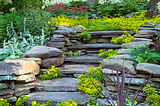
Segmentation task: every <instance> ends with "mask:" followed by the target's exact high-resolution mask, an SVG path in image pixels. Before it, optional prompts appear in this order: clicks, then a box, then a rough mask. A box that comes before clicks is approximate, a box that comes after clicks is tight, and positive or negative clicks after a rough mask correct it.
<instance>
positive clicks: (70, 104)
mask: <svg viewBox="0 0 160 106" xmlns="http://www.w3.org/2000/svg"><path fill="white" fill-rule="evenodd" d="M56 106H77V103H76V102H75V101H74V100H68V101H66V102H61V103H57V104H56Z"/></svg>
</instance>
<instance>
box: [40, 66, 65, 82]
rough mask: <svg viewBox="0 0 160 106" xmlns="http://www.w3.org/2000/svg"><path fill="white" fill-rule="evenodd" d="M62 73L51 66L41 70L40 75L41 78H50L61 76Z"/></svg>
mask: <svg viewBox="0 0 160 106" xmlns="http://www.w3.org/2000/svg"><path fill="white" fill-rule="evenodd" d="M61 76H62V73H60V72H58V68H57V67H55V66H52V67H51V68H50V69H48V71H46V72H43V75H40V78H41V80H50V79H54V78H58V77H61Z"/></svg>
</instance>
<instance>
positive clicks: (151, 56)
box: [129, 46, 160, 64]
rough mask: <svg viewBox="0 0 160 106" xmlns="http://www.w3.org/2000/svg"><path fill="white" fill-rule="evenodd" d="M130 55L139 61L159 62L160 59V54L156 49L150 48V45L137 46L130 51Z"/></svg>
mask: <svg viewBox="0 0 160 106" xmlns="http://www.w3.org/2000/svg"><path fill="white" fill-rule="evenodd" d="M129 55H130V56H131V58H132V59H134V60H135V61H136V62H137V63H153V64H155V63H157V62H158V61H157V60H160V54H158V53H156V52H155V51H154V49H152V50H150V49H149V47H148V46H137V47H134V48H132V49H131V50H130V51H129Z"/></svg>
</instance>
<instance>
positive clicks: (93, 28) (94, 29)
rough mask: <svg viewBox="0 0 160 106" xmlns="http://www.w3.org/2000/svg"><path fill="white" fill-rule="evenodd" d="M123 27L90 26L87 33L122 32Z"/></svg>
mask: <svg viewBox="0 0 160 106" xmlns="http://www.w3.org/2000/svg"><path fill="white" fill-rule="evenodd" d="M120 29H121V27H120V26H119V25H108V24H105V25H97V26H90V27H89V28H88V29H86V30H87V31H107V30H120Z"/></svg>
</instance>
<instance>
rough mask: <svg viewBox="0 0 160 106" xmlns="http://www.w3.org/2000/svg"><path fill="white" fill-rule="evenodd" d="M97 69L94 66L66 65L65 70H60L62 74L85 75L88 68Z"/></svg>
mask: <svg viewBox="0 0 160 106" xmlns="http://www.w3.org/2000/svg"><path fill="white" fill-rule="evenodd" d="M90 67H95V66H94V65H81V64H78V65H65V66H64V68H58V70H59V72H60V73H62V74H83V73H86V71H87V70H88V68H90Z"/></svg>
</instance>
